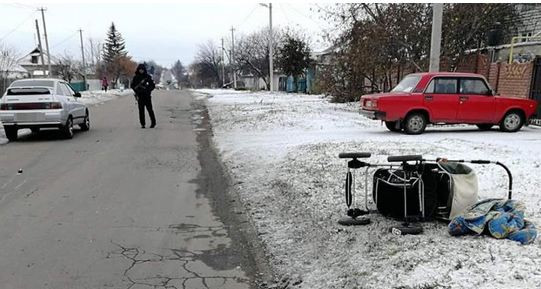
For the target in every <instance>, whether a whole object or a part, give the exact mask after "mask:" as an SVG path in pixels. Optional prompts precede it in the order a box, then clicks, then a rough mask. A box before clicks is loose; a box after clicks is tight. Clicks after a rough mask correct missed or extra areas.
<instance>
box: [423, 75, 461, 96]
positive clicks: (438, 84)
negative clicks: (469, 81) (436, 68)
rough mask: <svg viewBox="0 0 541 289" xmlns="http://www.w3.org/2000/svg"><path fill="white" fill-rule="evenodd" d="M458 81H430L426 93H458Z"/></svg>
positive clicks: (438, 79) (448, 79) (445, 79)
mask: <svg viewBox="0 0 541 289" xmlns="http://www.w3.org/2000/svg"><path fill="white" fill-rule="evenodd" d="M457 85H458V80H457V79H456V78H435V79H432V81H430V84H429V85H428V87H427V88H426V90H425V93H443V94H453V93H456V88H457Z"/></svg>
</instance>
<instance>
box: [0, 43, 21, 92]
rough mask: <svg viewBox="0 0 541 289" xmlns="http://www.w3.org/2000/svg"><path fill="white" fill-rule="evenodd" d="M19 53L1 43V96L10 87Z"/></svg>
mask: <svg viewBox="0 0 541 289" xmlns="http://www.w3.org/2000/svg"><path fill="white" fill-rule="evenodd" d="M17 59H19V53H18V52H17V50H16V49H15V48H13V47H10V46H8V45H6V44H3V43H0V95H2V94H3V93H4V90H5V89H6V88H7V86H8V85H9V83H10V81H9V79H8V78H9V75H10V71H13V70H14V68H15V66H16V65H17Z"/></svg>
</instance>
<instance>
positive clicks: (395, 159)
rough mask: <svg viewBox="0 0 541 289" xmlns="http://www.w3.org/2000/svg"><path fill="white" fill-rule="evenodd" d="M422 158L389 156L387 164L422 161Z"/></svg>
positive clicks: (418, 156) (416, 156)
mask: <svg viewBox="0 0 541 289" xmlns="http://www.w3.org/2000/svg"><path fill="white" fill-rule="evenodd" d="M422 160H423V156H421V155H404V156H389V157H387V161H388V162H408V161H422Z"/></svg>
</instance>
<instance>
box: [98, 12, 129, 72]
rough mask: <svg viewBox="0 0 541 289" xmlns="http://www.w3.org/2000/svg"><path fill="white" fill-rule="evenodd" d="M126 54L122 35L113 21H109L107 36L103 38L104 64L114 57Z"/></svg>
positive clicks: (112, 60)
mask: <svg viewBox="0 0 541 289" xmlns="http://www.w3.org/2000/svg"><path fill="white" fill-rule="evenodd" d="M127 54H128V52H127V51H126V44H125V42H124V38H122V35H121V34H120V32H118V30H117V29H116V27H115V23H114V22H113V23H111V27H109V31H108V32H107V38H106V39H105V44H104V49H103V61H104V62H105V63H106V64H111V63H113V62H114V61H115V59H116V58H118V57H120V56H126V55H127Z"/></svg>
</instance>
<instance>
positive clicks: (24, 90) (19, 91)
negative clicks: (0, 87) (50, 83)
mask: <svg viewBox="0 0 541 289" xmlns="http://www.w3.org/2000/svg"><path fill="white" fill-rule="evenodd" d="M39 94H51V91H50V90H49V89H48V88H45V87H14V88H10V89H8V92H7V95H39Z"/></svg>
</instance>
